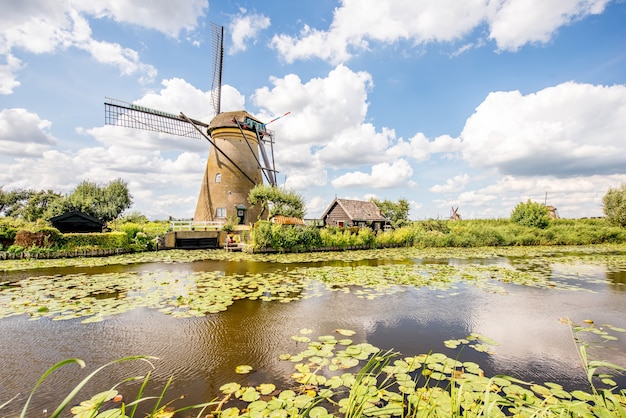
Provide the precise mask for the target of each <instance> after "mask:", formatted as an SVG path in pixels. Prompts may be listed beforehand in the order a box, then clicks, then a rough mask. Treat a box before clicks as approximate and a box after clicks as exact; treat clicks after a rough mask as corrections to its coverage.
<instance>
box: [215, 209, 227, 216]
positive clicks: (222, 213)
mask: <svg viewBox="0 0 626 418" xmlns="http://www.w3.org/2000/svg"><path fill="white" fill-rule="evenodd" d="M215 217H216V218H225V217H226V208H217V213H216V214H215Z"/></svg>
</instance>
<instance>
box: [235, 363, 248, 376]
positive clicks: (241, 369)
mask: <svg viewBox="0 0 626 418" xmlns="http://www.w3.org/2000/svg"><path fill="white" fill-rule="evenodd" d="M251 371H252V366H248V365H247V364H242V365H240V366H237V367H235V373H238V374H247V373H250V372H251Z"/></svg>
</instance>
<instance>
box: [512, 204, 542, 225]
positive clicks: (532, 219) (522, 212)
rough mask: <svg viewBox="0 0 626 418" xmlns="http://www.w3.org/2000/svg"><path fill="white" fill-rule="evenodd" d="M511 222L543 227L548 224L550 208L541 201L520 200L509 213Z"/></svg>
mask: <svg viewBox="0 0 626 418" xmlns="http://www.w3.org/2000/svg"><path fill="white" fill-rule="evenodd" d="M511 222H513V223H516V224H519V225H522V226H529V227H534V228H542V229H543V228H545V227H547V226H548V225H549V224H550V210H549V209H548V207H547V206H545V205H542V204H541V203H537V202H531V201H530V199H528V201H527V202H526V203H523V202H520V203H519V204H518V205H517V206H516V207H515V209H513V212H512V213H511Z"/></svg>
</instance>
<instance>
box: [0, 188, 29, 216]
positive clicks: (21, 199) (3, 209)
mask: <svg viewBox="0 0 626 418" xmlns="http://www.w3.org/2000/svg"><path fill="white" fill-rule="evenodd" d="M31 193H32V191H29V190H22V189H14V190H11V191H10V192H6V191H4V190H2V188H0V214H4V216H10V217H16V218H17V217H20V215H21V213H22V211H23V209H24V206H25V205H26V202H27V201H28V198H29V197H30V195H31Z"/></svg>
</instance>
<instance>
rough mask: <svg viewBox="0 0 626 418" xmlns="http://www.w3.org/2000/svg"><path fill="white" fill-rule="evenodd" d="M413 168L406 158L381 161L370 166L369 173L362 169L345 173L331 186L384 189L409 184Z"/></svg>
mask: <svg viewBox="0 0 626 418" xmlns="http://www.w3.org/2000/svg"><path fill="white" fill-rule="evenodd" d="M412 175H413V169H412V168H411V165H410V164H409V163H408V162H407V161H406V160H402V159H401V160H397V161H395V162H393V163H391V164H388V163H381V164H376V165H374V166H372V170H371V172H370V173H369V174H367V173H364V172H362V171H354V172H350V173H346V174H344V175H341V176H339V177H337V178H336V179H334V180H333V181H332V182H331V183H332V185H333V187H338V188H342V187H368V188H374V189H384V188H391V187H397V186H406V185H409V186H410V185H411V182H410V178H411V176H412Z"/></svg>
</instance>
